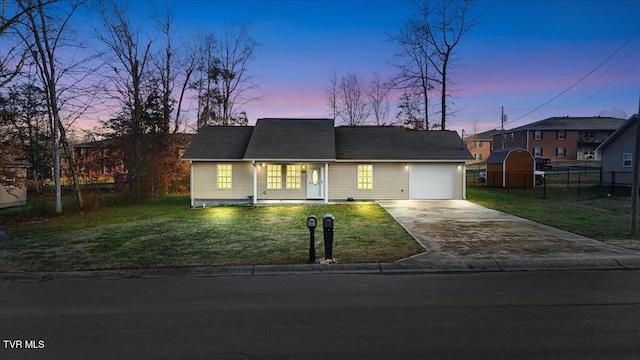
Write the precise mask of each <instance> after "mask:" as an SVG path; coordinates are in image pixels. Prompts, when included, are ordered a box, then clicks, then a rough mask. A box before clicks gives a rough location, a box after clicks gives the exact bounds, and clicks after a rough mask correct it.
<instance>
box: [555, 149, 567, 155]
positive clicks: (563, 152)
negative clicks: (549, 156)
mask: <svg viewBox="0 0 640 360" xmlns="http://www.w3.org/2000/svg"><path fill="white" fill-rule="evenodd" d="M565 151H566V150H565V148H557V149H556V156H557V157H565Z"/></svg>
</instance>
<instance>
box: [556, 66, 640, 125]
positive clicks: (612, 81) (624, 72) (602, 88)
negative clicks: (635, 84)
mask: <svg viewBox="0 0 640 360" xmlns="http://www.w3.org/2000/svg"><path fill="white" fill-rule="evenodd" d="M638 63H640V60H638V61H636V62H635V63H633V64H632V65H631V66H630V67H629V68H628V69H627V70H625V71H623V72H622V73H621V74H620V75H618V76H616V78H615V79H613V80H611V81H609V82H608V83H606V84H605V85H603V86H602V87H601V88H600V89H598V91H596V92H595V93H593V94H591V96H589V97H588V98H586V99H585V100H584V101H583V102H581V103H580V104H578V105H576V106H574V107H573V108H571V110H569V111H567V113H570V112H572V111H573V110H575V109H576V108H578V107H580V105H582V104H584V103H586V102H587V101H589V100H590V99H591V98H592V97H594V96H596V95H597V94H598V93H599V92H600V91H602V90H604V89H605V88H606V87H608V86H609V85H611V84H613V83H614V82H615V81H616V80H618V79H619V78H620V77H622V75H624V74H626V73H628V72H629V70H631V69H633V68H634V67H635V66H636V65H638Z"/></svg>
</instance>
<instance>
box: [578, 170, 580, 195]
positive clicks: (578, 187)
mask: <svg viewBox="0 0 640 360" xmlns="http://www.w3.org/2000/svg"><path fill="white" fill-rule="evenodd" d="M578 197H580V173H578Z"/></svg>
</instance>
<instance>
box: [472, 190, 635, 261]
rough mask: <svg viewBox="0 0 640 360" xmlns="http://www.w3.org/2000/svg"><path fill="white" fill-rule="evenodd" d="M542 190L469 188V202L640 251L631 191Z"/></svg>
mask: <svg viewBox="0 0 640 360" xmlns="http://www.w3.org/2000/svg"><path fill="white" fill-rule="evenodd" d="M541 191H542V189H528V190H527V189H510V190H507V189H502V188H492V187H487V186H468V187H467V198H468V199H469V201H471V202H474V203H476V204H478V205H482V206H484V207H487V208H490V209H495V210H499V211H502V212H505V213H509V214H512V215H516V216H519V217H522V218H525V219H529V220H532V221H535V222H538V223H541V224H545V225H549V226H552V227H555V228H558V229H562V230H566V231H569V232H572V233H576V234H579V235H582V236H586V237H589V238H592V239H596V240H600V241H603V242H606V243H610V244H612V245H617V246H623V247H626V248H630V249H634V250H640V238H639V237H636V238H633V239H632V238H630V237H629V230H630V227H629V225H630V218H629V214H630V209H631V203H630V197H629V191H628V189H617V191H616V192H615V194H616V195H615V196H610V195H609V194H610V192H611V188H610V187H601V186H586V187H584V188H582V189H580V193H578V191H577V189H576V188H566V187H563V186H556V187H552V186H548V187H547V194H546V199H545V198H542V192H541Z"/></svg>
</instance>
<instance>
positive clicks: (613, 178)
mask: <svg viewBox="0 0 640 360" xmlns="http://www.w3.org/2000/svg"><path fill="white" fill-rule="evenodd" d="M615 192H616V172H615V171H614V170H611V196H613V195H614V193H615Z"/></svg>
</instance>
